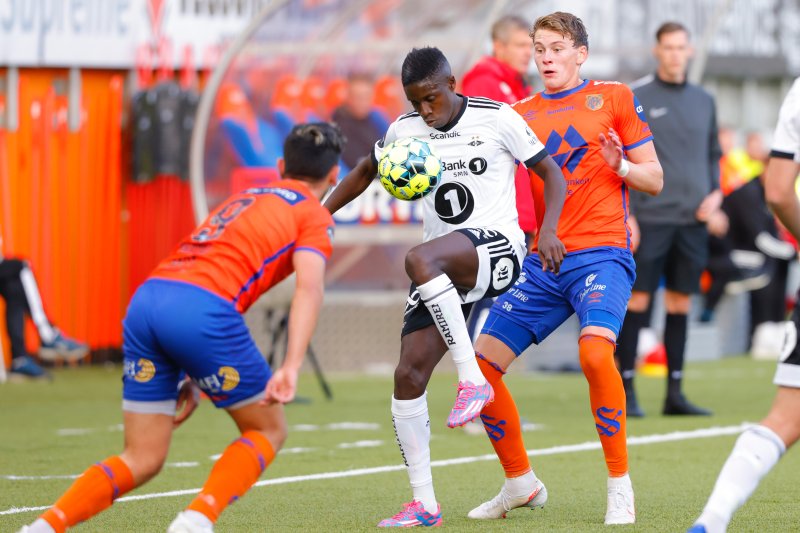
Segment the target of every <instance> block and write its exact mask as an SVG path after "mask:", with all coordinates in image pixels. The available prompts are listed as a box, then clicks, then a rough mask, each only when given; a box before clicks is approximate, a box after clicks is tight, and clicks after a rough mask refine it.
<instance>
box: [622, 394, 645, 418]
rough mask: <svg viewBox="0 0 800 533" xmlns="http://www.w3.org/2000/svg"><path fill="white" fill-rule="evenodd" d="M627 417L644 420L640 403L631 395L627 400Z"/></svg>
mask: <svg viewBox="0 0 800 533" xmlns="http://www.w3.org/2000/svg"><path fill="white" fill-rule="evenodd" d="M625 416H626V417H628V418H644V411H643V410H642V408H641V407H639V402H637V401H636V396H635V395H629V396H627V397H626V398H625Z"/></svg>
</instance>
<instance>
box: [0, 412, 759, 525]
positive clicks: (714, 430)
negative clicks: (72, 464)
mask: <svg viewBox="0 0 800 533" xmlns="http://www.w3.org/2000/svg"><path fill="white" fill-rule="evenodd" d="M750 425H751V423H749V422H744V423H742V424H739V425H738V426H722V427H720V426H715V427H710V428H705V429H694V430H689V431H673V432H672V433H660V434H655V435H643V436H641V437H628V446H641V445H645V444H657V443H661V442H674V441H680V440H691V439H705V438H709V437H721V436H725V435H736V434H738V433H741V432H742V431H744V430H745V429H746V428H747V427H749V426H750ZM599 448H600V442H599V441H591V442H583V443H580V444H568V445H564V446H553V447H551V448H543V449H541V450H528V455H529V456H531V457H536V456H541V455H557V454H561V453H575V452H585V451H589V450H597V449H599ZM496 460H497V456H496V455H495V454H493V453H492V454H486V455H475V456H472V457H456V458H454V459H444V460H441V461H432V462H431V466H452V465H463V464H467V463H477V462H481V461H496ZM405 468H406V467H405V465H387V466H377V467H372V468H357V469H354V470H340V471H338V472H321V473H319V474H308V475H304V476H288V477H281V478H275V479H265V480H263V481H259V482H257V483H256V484H255V485H254V486H256V487H263V486H266V485H283V484H286V483H299V482H302V481H316V480H319V479H339V478H345V477H356V476H367V475H370V474H382V473H385V472H396V471H398V470H405ZM4 477H5V478H6V479H7V478H8V476H4ZM17 477H19V476H17ZM198 492H200V489H183V490H172V491H169V492H153V493H150V494H136V495H134V496H123V497H122V498H119V499H118V500H117V501H118V502H131V501H137V500H150V499H153V498H168V497H170V496H186V495H189V494H197V493H198ZM49 508H50V507H49V506H44V507H12V508H11V509H6V510H5V511H0V516H2V515H9V514H19V513H27V512H32V511H43V510H45V509H49Z"/></svg>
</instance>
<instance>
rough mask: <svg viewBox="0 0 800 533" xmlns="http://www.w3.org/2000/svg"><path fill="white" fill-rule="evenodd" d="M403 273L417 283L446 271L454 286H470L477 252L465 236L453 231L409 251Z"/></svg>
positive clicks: (471, 285)
mask: <svg viewBox="0 0 800 533" xmlns="http://www.w3.org/2000/svg"><path fill="white" fill-rule="evenodd" d="M406 272H407V273H408V276H409V277H410V278H411V280H412V281H413V282H415V283H416V284H417V285H421V284H422V283H425V282H427V281H430V280H431V279H433V278H435V277H436V276H438V275H440V274H441V273H445V274H447V276H448V277H449V278H450V280H451V281H452V282H453V284H454V285H455V286H456V287H459V288H466V289H471V288H472V287H474V286H475V279H476V276H477V274H478V253H477V252H476V251H475V246H474V245H473V244H472V241H470V239H469V238H468V237H466V236H465V235H463V234H461V233H459V232H457V231H454V232H451V233H448V234H446V235H442V236H441V237H437V238H435V239H431V240H429V241H427V242H424V243H422V244H420V245H418V246H415V247H414V248H412V249H411V250H409V251H408V254H406Z"/></svg>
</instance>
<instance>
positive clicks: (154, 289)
mask: <svg viewBox="0 0 800 533" xmlns="http://www.w3.org/2000/svg"><path fill="white" fill-rule="evenodd" d="M122 351H123V353H124V357H125V367H124V375H123V378H122V384H123V385H122V398H123V401H124V404H125V405H130V404H131V402H135V403H137V404H138V403H139V402H161V403H166V404H168V403H169V402H171V401H172V402H174V401H175V400H176V399H177V397H178V385H179V383H180V381H181V379H182V377H183V371H185V372H186V374H188V375H189V376H190V377H191V378H192V380H193V381H194V382H195V383H196V384H197V385H198V386H199V387H200V388H201V389H202V390H203V392H205V393H206V394H207V395H208V397H209V398H211V400H212V401H213V402H214V405H216V406H217V407H226V408H235V407H238V406H240V405H245V404H247V403H251V402H254V401H256V400H258V399H260V398H261V397H262V396H263V394H264V388H265V387H266V385H267V381H269V378H270V377H271V375H272V373H271V372H270V369H269V365H267V362H266V361H265V360H264V357H263V356H262V355H261V353H260V352H259V351H258V348H257V347H256V345H255V343H254V342H253V339H252V337H250V331H249V330H248V329H247V326H246V325H245V323H244V318H243V317H242V315H241V314H240V313H239V312H238V311H237V310H236V308H235V307H234V306H233V304H232V303H230V302H228V301H225V300H224V299H222V298H221V297H219V296H217V295H216V294H213V293H211V292H209V291H207V290H205V289H202V288H200V287H197V286H195V285H191V284H188V283H182V282H179V281H168V280H161V279H149V280H147V281H146V282H145V283H144V284H142V286H141V287H139V289H138V290H137V291H136V293H135V294H134V295H133V298H132V299H131V303H130V305H129V306H128V313H127V315H126V316H125V320H124V321H123V343H122ZM133 410H134V411H142V409H141V406H137V408H135V409H133ZM142 412H148V411H147V410H146V409H145V411H142ZM150 412H164V411H161V410H158V409H155V410H153V411H150Z"/></svg>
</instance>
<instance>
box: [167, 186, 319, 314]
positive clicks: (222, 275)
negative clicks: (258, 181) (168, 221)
mask: <svg viewBox="0 0 800 533" xmlns="http://www.w3.org/2000/svg"><path fill="white" fill-rule="evenodd" d="M332 228H333V219H332V218H331V216H330V213H328V211H327V210H326V209H325V208H324V207H322V206H321V205H320V203H319V201H318V200H317V199H316V198H315V197H314V195H313V194H312V193H311V191H310V190H309V189H308V187H306V186H305V185H304V184H303V183H302V182H299V181H295V180H282V181H278V182H275V183H274V184H273V185H272V186H270V187H260V188H252V189H248V190H246V191H243V192H242V193H239V194H236V195H234V196H232V197H231V198H229V199H228V200H227V201H226V202H225V203H224V204H223V205H222V206H220V207H219V208H217V209H216V210H215V211H214V212H213V213H211V214H210V215H209V217H208V218H207V219H206V221H205V222H204V223H203V224H201V225H200V226H199V227H198V228H197V229H195V231H194V232H193V233H192V234H191V235H190V236H189V237H187V238H186V239H184V240H183V242H181V243H180V245H179V246H178V248H177V249H176V250H175V251H174V252H173V253H172V254H171V255H170V256H168V257H167V258H166V259H164V260H163V261H162V262H161V263H160V264H159V265H158V267H156V269H155V271H153V273H152V274H151V277H155V278H165V279H172V280H176V281H183V282H187V283H191V284H193V285H197V286H200V287H203V288H205V289H208V290H210V291H211V292H214V293H215V294H217V295H219V296H221V297H223V298H224V299H226V300H228V301H231V302H232V303H234V305H235V306H236V308H237V309H238V310H239V311H240V312H244V311H245V310H246V309H247V308H248V307H250V305H251V304H252V303H253V302H254V301H255V300H256V299H257V298H258V297H259V296H260V295H261V294H263V293H264V292H265V291H267V290H268V289H269V288H270V287H272V286H274V285H275V284H276V283H278V282H280V281H281V280H283V279H284V278H286V277H287V276H288V275H289V274H291V273H292V271H293V266H292V257H293V255H294V252H295V251H296V250H297V249H299V248H304V249H309V250H313V251H316V252H318V253H320V254H321V255H322V256H323V257H325V258H328V257H329V256H330V253H331V242H330V236H331V231H332Z"/></svg>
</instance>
